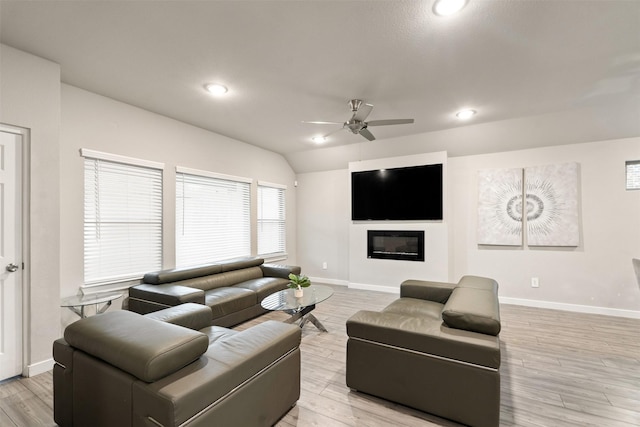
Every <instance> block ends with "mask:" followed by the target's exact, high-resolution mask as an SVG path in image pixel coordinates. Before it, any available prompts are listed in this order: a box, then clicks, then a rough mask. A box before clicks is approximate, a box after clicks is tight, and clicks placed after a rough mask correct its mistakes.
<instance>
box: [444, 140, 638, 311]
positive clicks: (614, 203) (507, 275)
mask: <svg viewBox="0 0 640 427" xmlns="http://www.w3.org/2000/svg"><path fill="white" fill-rule="evenodd" d="M638 159H640V138H629V139H622V140H615V141H602V142H593V143H584V144H573V145H564V146H558V147H547V148H540V149H531V150H522V151H512V152H505V153H497V154H487V155H478V156H467V157H455V158H451V159H449V166H450V183H451V187H450V196H451V197H452V206H453V224H454V227H453V240H452V244H453V247H454V248H455V249H454V258H453V262H454V274H453V275H454V278H457V277H459V276H461V275H463V274H478V275H485V276H490V277H494V278H495V279H496V280H497V281H498V282H499V283H500V295H501V296H502V297H507V298H512V299H516V300H515V301H513V302H523V301H518V299H524V300H535V301H543V302H551V303H557V304H559V305H557V307H558V308H562V305H563V304H575V305H585V306H595V307H602V308H607V309H619V310H635V311H640V289H639V288H638V284H637V283H636V280H635V276H634V273H633V269H632V267H631V258H632V257H640V191H626V190H625V161H626V160H638ZM563 162H578V163H579V164H580V193H579V194H580V197H581V200H580V202H579V208H580V216H581V243H580V246H578V247H577V248H529V247H522V248H505V247H496V248H491V247H481V246H478V245H477V244H476V235H477V201H478V199H477V197H478V191H477V188H478V187H477V171H478V170H479V169H491V168H512V167H516V168H519V167H527V166H536V165H547V164H554V163H563ZM532 277H538V278H539V279H540V287H539V288H532V287H531V284H530V281H531V278H532ZM548 306H553V304H551V305H548ZM567 308H572V307H567ZM573 308H576V309H580V308H579V307H573ZM613 313H615V312H613ZM620 314H622V313H620Z"/></svg>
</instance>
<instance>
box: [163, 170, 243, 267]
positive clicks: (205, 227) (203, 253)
mask: <svg viewBox="0 0 640 427" xmlns="http://www.w3.org/2000/svg"><path fill="white" fill-rule="evenodd" d="M250 199H251V180H250V179H247V178H238V177H232V176H227V175H219V174H214V173H211V172H205V171H196V170H193V169H187V168H176V265H177V266H178V267H184V266H188V265H195V264H202V263H209V262H212V261H217V260H221V259H228V258H234V257H239V256H249V255H251V220H250V208H251V205H250Z"/></svg>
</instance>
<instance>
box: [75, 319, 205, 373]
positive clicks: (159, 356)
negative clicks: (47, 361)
mask: <svg viewBox="0 0 640 427" xmlns="http://www.w3.org/2000/svg"><path fill="white" fill-rule="evenodd" d="M64 340H65V341H66V342H67V343H68V344H69V345H70V346H72V347H74V348H76V349H79V350H82V351H84V352H85V353H87V354H90V355H91V356H94V357H96V358H98V359H101V360H104V361H105V362H107V363H109V364H111V365H113V366H115V367H117V368H119V369H121V370H123V371H125V372H128V373H129V374H131V375H133V376H135V377H137V378H139V379H141V380H142V381H145V382H148V383H149V382H153V381H157V380H158V379H160V378H163V377H165V376H167V375H169V374H171V373H173V372H176V371H178V370H180V369H181V368H183V367H185V366H187V365H188V364H190V363H191V362H193V361H194V360H196V359H198V358H199V357H200V356H201V355H202V354H203V353H204V352H205V351H207V348H208V346H209V338H208V337H207V336H206V335H205V334H203V333H200V332H196V331H192V330H190V329H187V328H183V327H181V326H177V325H172V324H170V323H165V322H158V321H157V320H153V319H149V318H145V317H144V316H141V315H139V314H136V313H132V312H130V311H124V310H118V311H112V312H109V313H104V314H101V315H99V316H92V317H87V318H85V319H81V320H79V321H77V322H75V323H72V324H71V325H69V326H67V328H66V329H65V331H64Z"/></svg>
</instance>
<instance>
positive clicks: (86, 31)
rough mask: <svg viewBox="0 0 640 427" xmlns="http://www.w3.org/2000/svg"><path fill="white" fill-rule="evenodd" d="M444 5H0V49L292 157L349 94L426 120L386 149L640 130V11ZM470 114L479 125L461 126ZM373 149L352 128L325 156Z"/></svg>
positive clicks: (384, 111) (382, 133) (489, 0)
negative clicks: (472, 134) (447, 13)
mask: <svg viewBox="0 0 640 427" xmlns="http://www.w3.org/2000/svg"><path fill="white" fill-rule="evenodd" d="M432 3H433V2H432V0H425V1H401V0H389V1H344V0H343V1H326V0H324V1H310V0H306V1H304V0H300V1H237V0H236V1H6V0H1V2H0V7H1V9H0V18H1V27H0V30H1V31H0V40H1V41H2V43H5V44H7V45H10V46H13V47H15V48H17V49H20V50H23V51H26V52H30V53H32V54H35V55H37V56H40V57H43V58H46V59H49V60H52V61H54V62H56V63H58V64H60V65H61V70H62V81H63V82H64V83H68V84H70V85H74V86H77V87H80V88H83V89H87V90H89V91H92V92H95V93H98V94H101V95H105V96H108V97H111V98H114V99H117V100H120V101H123V102H126V103H128V104H132V105H135V106H138V107H141V108H144V109H147V110H150V111H153V112H156V113H159V114H163V115H166V116H169V117H172V118H175V119H178V120H181V121H183V122H186V123H190V124H193V125H196V126H199V127H202V128H205V129H208V130H211V131H213V132H216V133H219V134H222V135H226V136H229V137H232V138H235V139H238V140H240V141H244V142H248V143H250V144H253V145H257V146H260V147H264V148H266V149H269V150H273V151H276V152H279V153H282V154H284V155H285V156H287V157H288V158H289V159H291V158H294V157H296V156H298V157H300V156H301V155H305V154H304V153H301V152H304V151H307V152H308V151H309V150H314V149H317V148H318V146H316V145H315V144H314V143H312V142H311V140H310V139H311V137H312V136H314V135H317V134H322V133H326V132H329V131H331V130H334V129H335V128H336V127H331V126H326V125H325V126H323V125H311V124H303V123H301V122H302V121H303V120H324V121H338V122H342V121H345V120H347V119H348V118H349V117H350V116H351V113H350V111H349V109H348V106H347V101H348V100H349V99H351V98H360V99H363V100H365V101H366V102H369V103H371V104H374V106H375V107H374V109H373V112H372V113H371V115H370V116H369V119H370V120H378V119H393V118H414V119H415V123H414V124H411V125H398V126H385V127H375V128H371V129H370V130H371V131H372V132H373V133H374V134H375V135H376V137H377V138H378V140H379V141H376V142H375V143H379V142H380V143H382V142H383V141H380V140H385V139H392V138H402V137H408V136H411V135H418V134H429V133H434V134H437V133H438V132H439V131H444V130H447V129H452V128H458V127H462V126H465V127H469V126H476V125H480V124H483V125H486V124H489V123H492V122H499V123H506V122H508V121H513V120H522V118H527V117H535V118H540V117H552V116H554V117H556V120H555V121H554V123H553V126H551V127H552V128H553V132H548V133H549V135H546V134H545V138H544V140H542V139H541V138H540V139H539V140H535V139H531V138H529V139H528V140H527V138H524V140H527V141H528V142H526V144H525V143H523V144H522V147H524V146H526V145H527V144H528V145H536V144H541V145H552V144H555V143H558V144H559V143H566V142H575V139H576V137H572V138H564V137H563V135H566V134H568V133H570V134H572V135H573V134H575V131H576V128H577V127H582V126H583V125H584V129H582V130H581V131H580V135H579V138H578V139H581V140H585V141H589V140H602V139H613V138H620V137H626V136H638V135H640V1H634V0H628V1H615V0H613V1H609V0H601V1H578V0H576V1H564V0H555V1H554V0H546V1H543V0H539V1H537V0H535V1H534V0H525V1H515V0H469V3H468V5H467V7H466V8H465V9H463V11H462V12H461V13H460V14H458V15H456V16H453V17H447V18H442V17H437V16H434V15H433V13H432V12H431V7H432ZM208 82H221V83H224V84H226V85H227V86H228V87H229V93H228V95H227V96H225V97H224V98H213V97H211V96H210V95H208V94H207V93H205V92H204V90H203V85H204V84H205V83H208ZM465 107H466V108H473V109H476V110H478V114H477V115H476V116H475V117H474V118H473V119H472V120H471V121H469V122H464V123H460V122H459V121H457V120H456V119H455V116H454V114H455V112H456V111H457V110H459V109H461V108H465ZM563 115H564V116H567V117H568V116H570V117H571V120H566V121H565V120H563V119H562V120H561V119H558V118H561V117H564V116H563ZM565 122H566V125H565V124H564V123H565ZM565 126H566V127H567V129H565V128H564V127H565ZM569 126H570V127H572V129H568V127H569ZM532 128H533V130H534V131H535V128H536V126H532ZM592 130H593V131H592ZM556 134H557V135H556ZM536 141H537V142H536ZM361 142H365V143H366V142H367V141H366V140H364V138H363V137H361V136H359V135H353V134H351V133H349V132H347V131H340V132H338V133H336V134H333V135H332V137H331V138H330V141H329V142H328V143H327V144H325V145H324V147H334V148H335V149H340V150H344V149H346V147H341V146H346V145H353V144H354V143H361ZM514 144H515V145H514V146H513V147H512V148H518V147H520V146H518V145H517V141H515V142H514ZM443 148H445V149H446V148H447V147H446V146H445V147H443ZM494 148H495V147H492V146H491V144H487V148H486V149H483V148H481V147H479V146H478V145H474V146H473V147H471V146H470V147H469V149H468V150H467V151H468V152H469V153H471V152H482V151H490V150H491V149H494ZM320 151H322V150H320ZM325 151H326V150H325ZM465 152H466V151H465V150H463V149H459V152H458V154H465ZM307 154H308V153H307Z"/></svg>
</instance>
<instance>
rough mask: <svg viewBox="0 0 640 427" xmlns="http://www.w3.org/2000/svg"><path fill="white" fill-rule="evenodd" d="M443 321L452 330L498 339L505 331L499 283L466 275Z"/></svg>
mask: <svg viewBox="0 0 640 427" xmlns="http://www.w3.org/2000/svg"><path fill="white" fill-rule="evenodd" d="M442 320H443V321H444V323H445V324H446V325H447V326H449V327H450V328H455V329H464V330H467V331H472V332H479V333H482V334H488V335H494V336H497V335H498V334H499V333H500V329H501V325H500V304H499V301H498V283H497V282H496V281H495V280H493V279H489V278H485V277H478V276H464V277H463V278H462V279H460V282H458V286H457V287H456V288H455V289H454V290H453V292H452V293H451V296H450V297H449V299H448V300H447V303H446V304H445V305H444V307H443V309H442Z"/></svg>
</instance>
